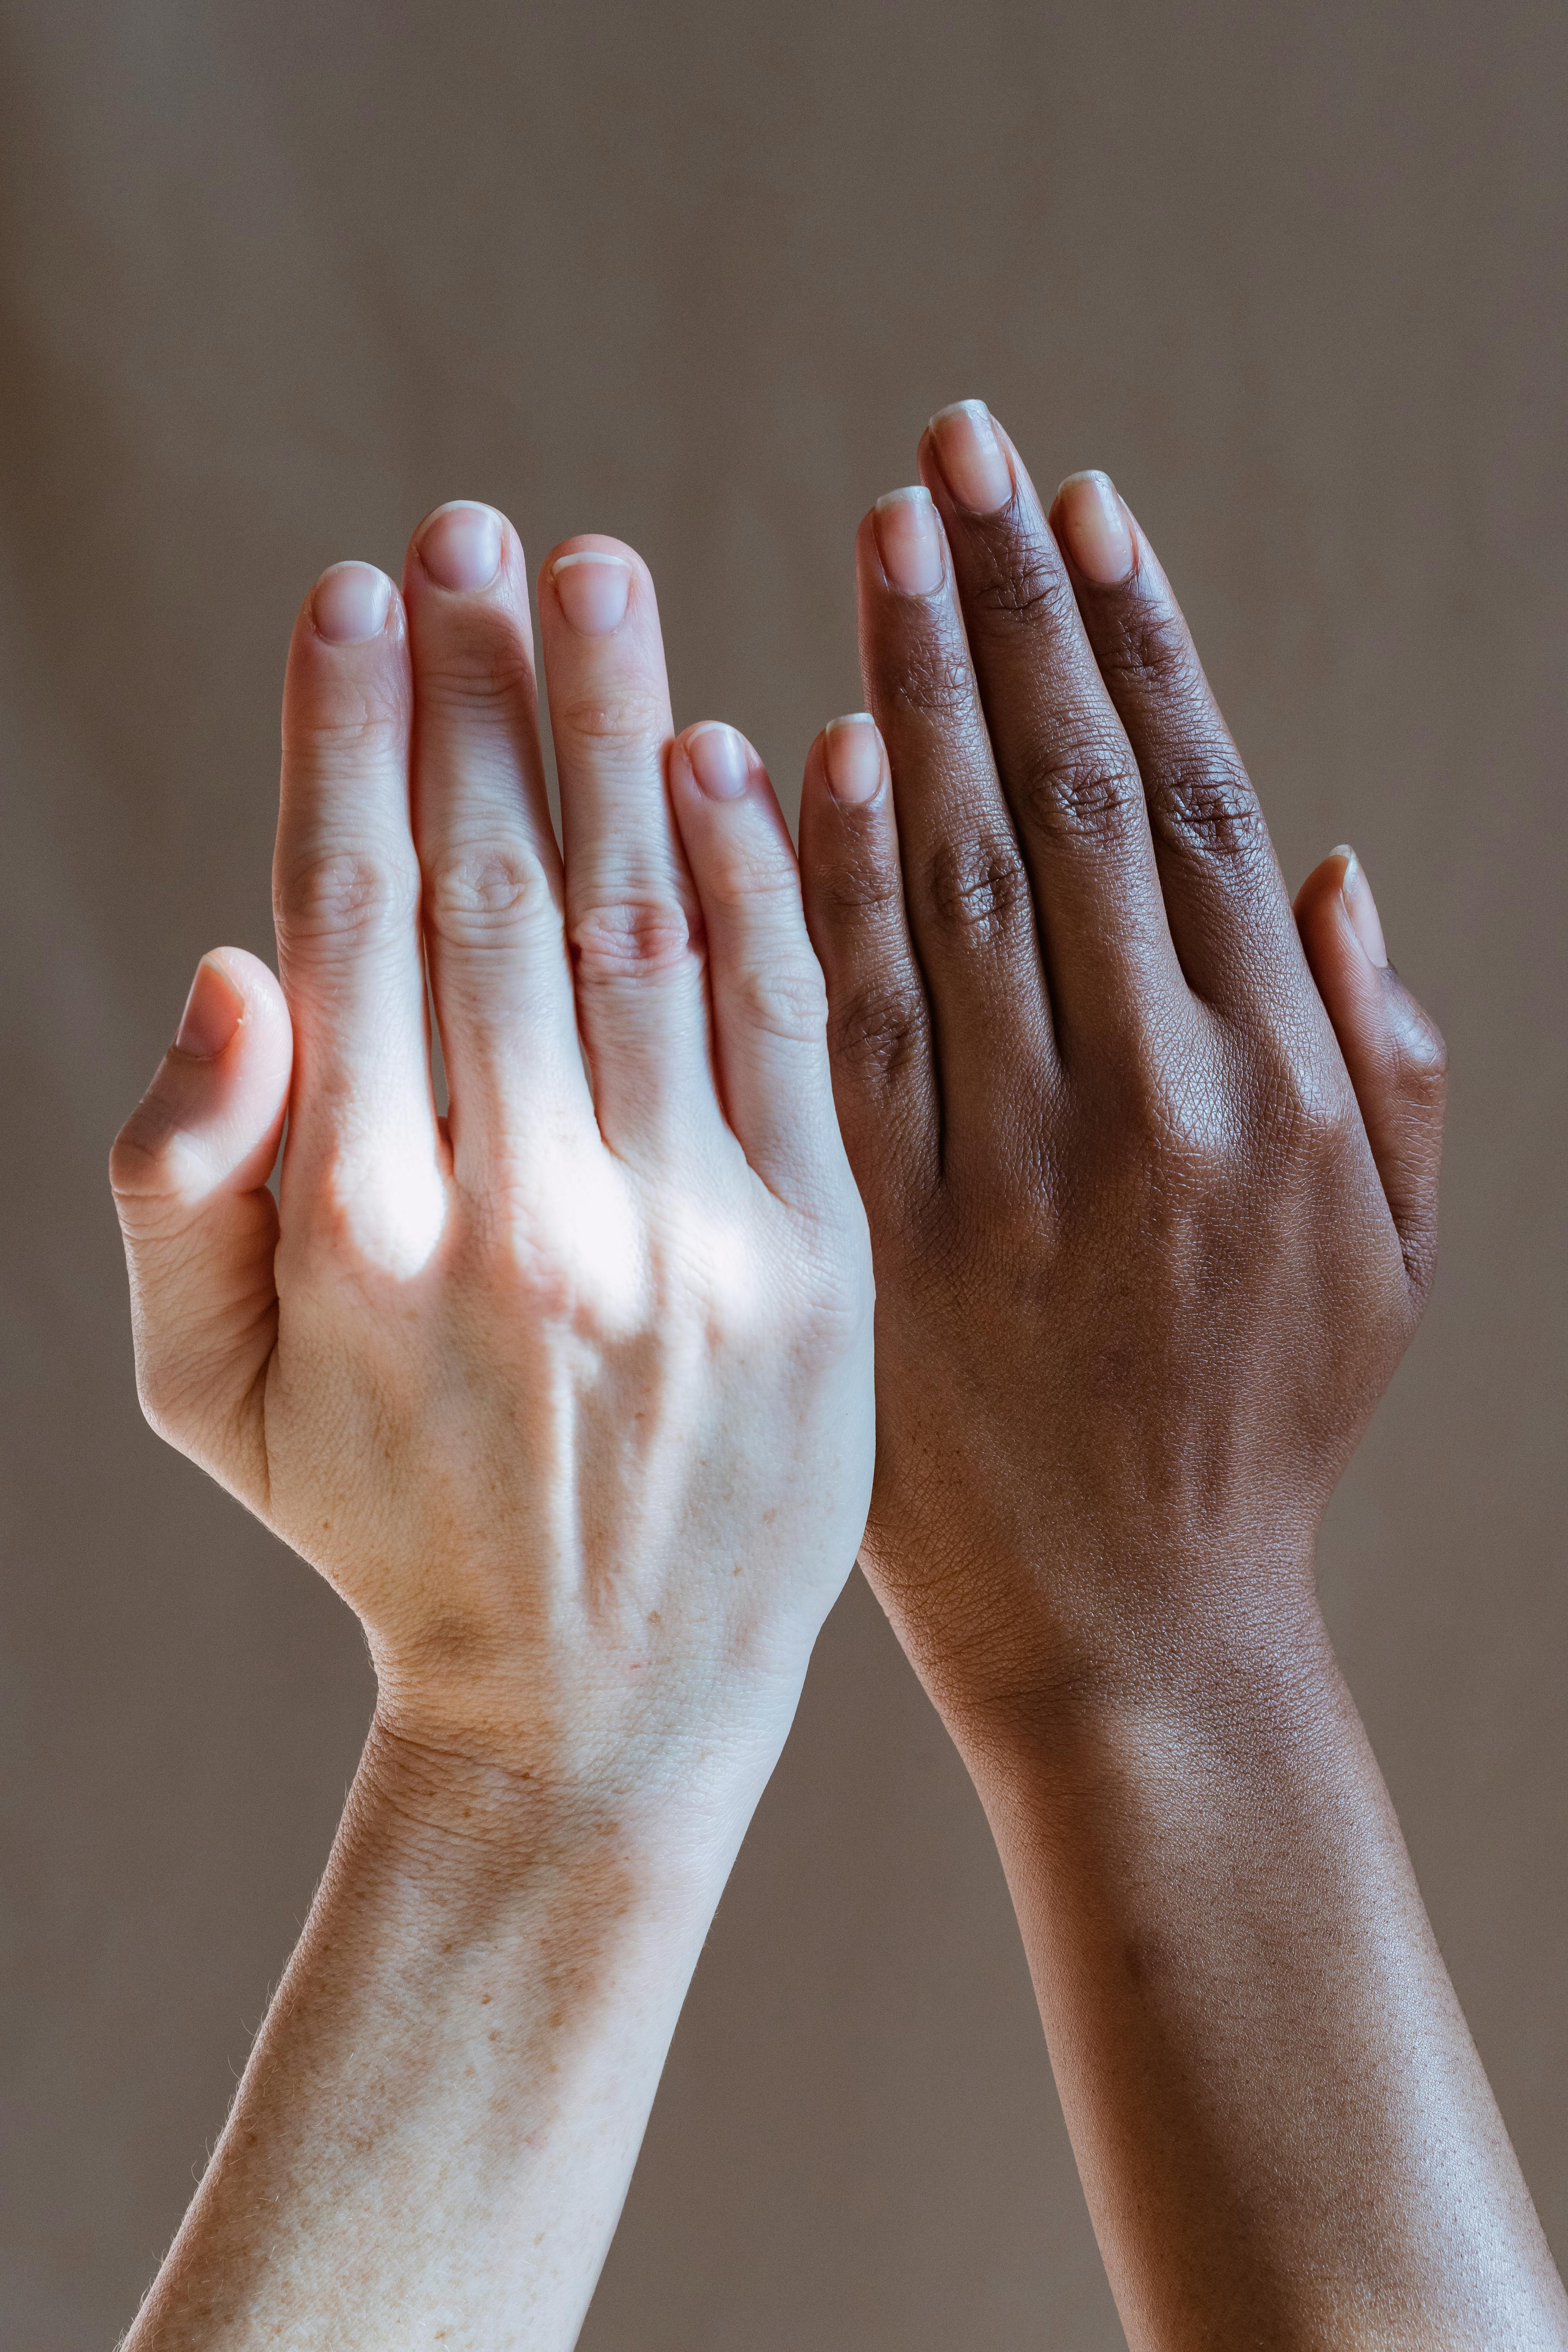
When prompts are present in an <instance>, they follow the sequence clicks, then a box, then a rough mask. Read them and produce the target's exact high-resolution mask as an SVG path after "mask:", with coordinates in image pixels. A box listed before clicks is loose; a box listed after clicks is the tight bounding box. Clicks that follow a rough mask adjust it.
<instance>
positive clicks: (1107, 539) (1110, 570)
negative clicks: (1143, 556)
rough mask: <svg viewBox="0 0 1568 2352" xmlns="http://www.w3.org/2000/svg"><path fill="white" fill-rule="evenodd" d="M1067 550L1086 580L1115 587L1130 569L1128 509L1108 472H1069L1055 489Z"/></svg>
mask: <svg viewBox="0 0 1568 2352" xmlns="http://www.w3.org/2000/svg"><path fill="white" fill-rule="evenodd" d="M1057 511H1058V515H1059V517H1060V520H1061V527H1062V537H1063V538H1064V539H1065V540H1066V541H1067V547H1068V554H1069V555H1070V556H1071V557H1072V560H1073V562H1075V563H1076V564H1077V565H1078V568H1079V571H1080V572H1082V573H1083V574H1084V575H1085V577H1086V578H1087V579H1089V580H1092V581H1094V582H1095V583H1097V584H1098V585H1099V586H1100V587H1101V588H1114V587H1116V586H1118V585H1119V583H1121V581H1123V580H1125V579H1126V578H1127V575H1128V573H1129V572H1131V569H1132V563H1133V547H1132V532H1131V527H1130V526H1129V523H1128V520H1127V509H1126V508H1125V507H1124V506H1123V505H1122V503H1121V499H1119V498H1118V497H1117V495H1116V485H1115V483H1114V482H1113V481H1112V480H1111V478H1110V475H1109V474H1069V475H1068V478H1067V480H1066V481H1065V482H1064V483H1063V484H1062V486H1061V488H1060V489H1059V490H1058V492H1057Z"/></svg>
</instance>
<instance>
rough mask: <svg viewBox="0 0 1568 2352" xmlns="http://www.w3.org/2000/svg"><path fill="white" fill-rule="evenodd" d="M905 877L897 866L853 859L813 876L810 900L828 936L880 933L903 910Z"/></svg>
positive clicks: (825, 868) (867, 859) (828, 867)
mask: <svg viewBox="0 0 1568 2352" xmlns="http://www.w3.org/2000/svg"><path fill="white" fill-rule="evenodd" d="M903 896H904V885H903V877H902V875H901V874H900V870H899V868H898V866H896V865H894V866H886V865H883V864H882V863H881V862H880V861H879V860H878V859H873V858H869V857H857V858H850V859H847V860H846V861H844V862H843V863H842V864H834V865H831V866H826V867H823V868H819V869H817V870H816V872H814V873H813V874H812V876H811V900H812V906H813V909H814V912H815V913H816V915H818V916H820V918H821V919H822V920H823V922H824V923H825V925H826V929H827V932H828V934H829V935H830V936H831V935H832V934H833V933H834V932H836V931H838V930H841V929H843V930H856V929H874V930H881V929H884V928H885V927H886V925H887V924H888V923H889V921H890V920H891V919H894V918H895V917H897V916H898V915H899V914H900V912H901V909H902V906H903Z"/></svg>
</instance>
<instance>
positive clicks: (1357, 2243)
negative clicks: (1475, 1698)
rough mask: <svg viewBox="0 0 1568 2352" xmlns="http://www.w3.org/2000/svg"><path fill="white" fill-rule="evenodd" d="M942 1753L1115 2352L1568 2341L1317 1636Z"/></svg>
mask: <svg viewBox="0 0 1568 2352" xmlns="http://www.w3.org/2000/svg"><path fill="white" fill-rule="evenodd" d="M952 1727H953V1728H954V1730H955V1734H956V1736H957V1737H958V1738H959V1741H960V1745H961V1747H962V1748H963V1752H964V1755H965V1758H966V1760H967V1761H968V1763H969V1766H970V1769H971V1771H972V1773H973V1778H974V1780H975V1783H976V1786H977V1788H978V1789H979V1791H980V1793H981V1796H982V1798H983V1800H984V1803H985V1806H986V1810H987V1812H988V1814H989V1816H990V1819H991V1822H992V1826H993V1829H994V1832H995V1835H996V1839H997V1843H998V1845H999V1848H1000V1851H1001V1853H1002V1856H1003V1860H1004V1864H1005V1868H1006V1871H1007V1875H1008V1880H1009V1884H1010V1885H1011V1888H1012V1891H1013V1895H1014V1900H1015V1903H1016V1907H1017V1912H1018V1916H1019V1920H1020V1923H1021V1925H1022V1927H1023V1931H1024V1936H1025V1940H1026V1945H1027V1948H1028V1952H1029V1958H1030V1963H1031V1967H1032V1970H1033V1974H1034V1979H1035V1983H1036V1987H1037V1993H1038V1997H1039V2001H1040V2008H1041V2012H1042V2015H1043V2018H1044V2021H1045V2024H1046V2030H1047V2037H1048V2039H1049V2042H1050V2046H1051V2053H1052V2059H1053V2063H1054V2065H1055V2069H1056V2074H1057V2079H1058V2087H1059V2090H1060V2093H1061V2097H1062V2101H1063V2105H1064V2108H1065V2111H1066V2114H1067V2117H1068V2126H1069V2128H1070V2130H1071V2133H1072V2137H1073V2141H1074V2146H1075V2147H1076V2150H1077V2153H1078V2158H1079V2168H1080V2171H1081V2173H1082V2177H1083V2180H1084V2185H1085V2189H1086V2191H1087V2194H1088V2197H1089V2204H1090V2208H1091V2210H1092V2212H1093V2216H1094V2221H1095V2227H1096V2230H1097V2231H1098V2234H1099V2237H1100V2245H1101V2248H1102V2251H1103V2252H1104V2255H1105V2259H1106V2263H1107V2265H1108V2268H1109V2271H1110V2278H1111V2282H1112V2284H1113V2287H1114V2290H1115V2293H1116V2295H1117V2300H1118V2304H1119V2306H1120V2308H1121V2315H1122V2319H1123V2323H1124V2325H1125V2326H1126V2328H1127V2331H1128V2336H1129V2341H1130V2343H1131V2345H1132V2346H1133V2347H1135V2352H1186V2347H1197V2346H1199V2345H1205V2346H1209V2345H1214V2344H1216V2343H1227V2344H1228V2343H1237V2344H1240V2343H1248V2344H1251V2343H1258V2344H1268V2345H1270V2346H1280V2347H1309V2346H1310V2347H1329V2346H1333V2347H1348V2346H1354V2347H1373V2346H1375V2347H1395V2346H1397V2347H1401V2352H1403V2347H1410V2352H1415V2347H1427V2348H1429V2347H1433V2346H1435V2345H1437V2344H1442V2345H1444V2346H1445V2347H1460V2346H1463V2347H1477V2352H1479V2347H1483V2346H1487V2347H1492V2346H1498V2345H1500V2344H1504V2343H1506V2344H1508V2345H1510V2347H1521V2352H1522V2347H1537V2346H1539V2347H1547V2346H1552V2347H1558V2346H1561V2345H1562V2344H1563V2343H1564V2342H1565V2341H1568V2306H1565V2305H1564V2300H1563V2291H1562V2288H1561V2286H1560V2284H1559V2283H1558V2280H1557V2277H1556V2273H1555V2272H1554V2271H1553V2269H1552V2262H1551V2258H1550V2256H1549V2254H1548V2252H1547V2250H1546V2247H1545V2243H1544V2241H1543V2239H1542V2234H1541V2231H1540V2227H1539V2224H1538V2223H1537V2221H1536V2219H1535V2216H1534V2213H1533V2211H1532V2210H1531V2204H1530V2200H1529V2197H1528V2195H1527V2193H1526V2190H1525V2188H1524V2185H1523V2182H1522V2180H1521V2176H1520V2173H1519V2168H1518V2165H1517V2162H1516V2160H1515V2158H1514V2155H1513V2151H1512V2149H1511V2147H1510V2144H1509V2140H1508V2136H1507V2133H1506V2131H1505V2129H1504V2127H1503V2125H1502V2122H1501V2119H1500V2116H1499V2115H1498V2112H1497V2109H1496V2106H1495V2104H1494V2102H1493V2100H1492V2096H1491V2093H1490V2091H1489V2086H1488V2084H1487V2081H1486V2077H1485V2074H1483V2072H1482V2069H1481V2066H1480V2063H1479V2058H1478V2057H1477V2054H1476V2052H1475V2049H1474V2045H1473V2044H1472V2042H1471V2040H1470V2037H1469V2034H1468V2030H1467V2028H1466V2025H1465V2021H1464V2019H1463V2016H1462V2015H1461V2013H1460V2011H1459V2008H1458V2001H1457V2000H1456V1999H1455V1996H1454V1993H1453V1990H1452V1987H1451V1986H1450V1984H1449V1982H1448V1979H1447V1972H1446V1970H1445V1969H1444V1966H1443V1962H1442V1958H1441V1956H1440V1955H1439V1953H1438V1951H1437V1948H1436V1943H1435V1940H1434V1938H1433V1936H1432V1933H1431V1929H1430V1927H1429V1925H1428V1923H1427V1919H1426V1912H1425V1909H1424V1907H1423V1905H1422V1901H1421V1896H1420V1893H1419V1890H1418V1889H1417V1887H1416V1885H1415V1877H1414V1874H1413V1872H1412V1870H1411V1867H1410V1863H1409V1859H1408V1856H1407V1854H1406V1853H1405V1844H1404V1841H1403V1839H1402V1837H1401V1835H1400V1831H1399V1825H1398V1822H1397V1821H1396V1820H1395V1818H1394V1811H1393V1808H1392V1805H1391V1804H1390V1801H1389V1799H1388V1795H1387V1791H1386V1790H1385V1789H1384V1783H1383V1780H1382V1776H1381V1774H1380V1772H1379V1770H1378V1768H1377V1765H1376V1762H1375V1760H1374V1759H1373V1755H1372V1752H1371V1749H1370V1748H1369V1746H1368V1744H1367V1740H1366V1737H1365V1734H1364V1731H1363V1727H1362V1724H1361V1721H1360V1718H1359V1717H1358V1715H1357V1713H1356V1709H1355V1706H1354V1704H1353V1701H1352V1698H1351V1696H1350V1694H1349V1692H1348V1691H1347V1689H1346V1687H1345V1685H1344V1683H1343V1680H1342V1676H1341V1675H1340V1673H1339V1670H1338V1668H1337V1666H1336V1664H1335V1663H1334V1660H1333V1657H1332V1654H1331V1650H1330V1646H1329V1643H1328V1640H1327V1636H1326V1634H1325V1633H1323V1631H1322V1628H1321V1622H1320V1621H1318V1620H1317V1619H1316V1618H1315V1617H1313V1618H1311V1619H1310V1620H1303V1622H1301V1623H1300V1625H1298V1626H1297V1627H1296V1628H1295V1629H1293V1631H1292V1633H1291V1634H1290V1636H1289V1639H1287V1640H1285V1641H1283V1642H1274V1643H1270V1642H1269V1641H1268V1640H1267V1639H1256V1640H1255V1639H1249V1638H1243V1639H1242V1640H1240V1641H1238V1640H1237V1638H1236V1636H1235V1633H1234V1630H1231V1631H1228V1632H1227V1633H1226V1634H1225V1635H1223V1636H1220V1635H1217V1634H1216V1636H1215V1638H1214V1639H1212V1640H1205V1639H1204V1638H1203V1637H1202V1635H1201V1633H1198V1632H1197V1631H1196V1630H1195V1629H1194V1628H1192V1627H1190V1626H1189V1627H1188V1628H1187V1629H1185V1630H1184V1633H1182V1634H1181V1635H1180V1636H1179V1637H1178V1638H1177V1639H1176V1640H1174V1641H1173V1643H1172V1644H1171V1645H1170V1646H1169V1648H1168V1649H1167V1650H1166V1652H1165V1653H1164V1654H1163V1656H1161V1657H1160V1658H1159V1659H1158V1661H1157V1662H1154V1663H1153V1664H1151V1663H1150V1662H1149V1661H1147V1660H1146V1661H1145V1665H1144V1669H1143V1670H1142V1672H1128V1671H1126V1670H1124V1669H1121V1668H1117V1669H1115V1670H1108V1671H1106V1672H1104V1673H1102V1674H1097V1673H1093V1672H1085V1671H1081V1670H1080V1671H1075V1673H1074V1674H1073V1675H1071V1676H1070V1677H1068V1678H1065V1679H1064V1680H1063V1681H1062V1682H1060V1683H1058V1684H1057V1685H1055V1686H1053V1687H1051V1688H1048V1689H1045V1690H1042V1691H1041V1693H1040V1694H1039V1696H1038V1699H1037V1704H1035V1705H1034V1706H1029V1705H1027V1704H1022V1703H1014V1704H1013V1705H1011V1706H1008V1707H1007V1708H1005V1709H1000V1710H999V1709H997V1708H995V1707H994V1706H991V1707H988V1708H987V1709H986V1710H985V1711H984V1715H980V1714H976V1715H974V1716H973V1717H970V1718H968V1719H963V1717H962V1715H960V1717H958V1719H955V1720H954V1722H953V1726H952Z"/></svg>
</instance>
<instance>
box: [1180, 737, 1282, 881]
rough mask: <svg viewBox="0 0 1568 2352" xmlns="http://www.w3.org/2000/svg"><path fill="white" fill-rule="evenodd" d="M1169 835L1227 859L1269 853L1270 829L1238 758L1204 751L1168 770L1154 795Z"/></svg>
mask: <svg viewBox="0 0 1568 2352" xmlns="http://www.w3.org/2000/svg"><path fill="white" fill-rule="evenodd" d="M1152 801H1153V806H1154V812H1155V815H1156V817H1157V819H1158V821H1159V823H1160V824H1161V826H1162V828H1163V831H1164V832H1165V834H1166V835H1167V836H1168V837H1170V838H1171V839H1173V840H1174V841H1176V842H1177V843H1179V844H1180V845H1182V846H1184V847H1185V848H1188V849H1197V850H1201V851H1203V852H1204V853H1205V855H1207V856H1211V857H1220V858H1224V859H1226V861H1227V862H1228V861H1233V860H1237V859H1244V858H1245V859H1251V858H1254V857H1257V856H1261V855H1266V854H1268V851H1269V841H1268V827H1267V825H1266V824H1264V822H1263V812H1262V810H1261V809H1260V808H1259V807H1258V797H1257V794H1256V793H1254V791H1253V789H1252V783H1251V780H1250V779H1249V777H1248V776H1247V771H1246V769H1245V768H1244V767H1243V766H1242V764H1241V762H1240V761H1239V760H1237V759H1236V758H1234V757H1232V758H1228V759H1226V758H1222V757H1215V754H1214V753H1212V752H1205V753H1203V754H1200V755H1199V756H1197V757H1195V758H1194V759H1193V760H1192V761H1190V762H1188V761H1182V760H1180V759H1178V760H1177V761H1174V762H1173V764H1172V765H1171V766H1170V767H1168V768H1167V769H1166V771H1165V772H1164V774H1163V776H1162V778H1161V780H1160V784H1159V788H1158V790H1157V792H1156V793H1153V794H1152Z"/></svg>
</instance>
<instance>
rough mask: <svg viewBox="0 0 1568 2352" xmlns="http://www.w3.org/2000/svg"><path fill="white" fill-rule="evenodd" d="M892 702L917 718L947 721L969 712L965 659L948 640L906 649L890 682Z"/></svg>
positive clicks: (970, 681)
mask: <svg viewBox="0 0 1568 2352" xmlns="http://www.w3.org/2000/svg"><path fill="white" fill-rule="evenodd" d="M893 700H894V702H895V704H896V705H897V706H898V708H899V709H901V710H907V711H909V712H910V713H912V715H913V716H914V717H916V718H917V719H942V718H950V717H952V715H953V714H954V713H955V712H960V711H963V710H966V709H968V708H969V707H970V705H971V704H972V703H973V700H974V672H973V667H971V664H970V661H969V657H968V656H967V655H966V654H965V653H964V652H963V649H962V647H960V646H957V645H955V644H953V643H952V642H951V641H943V640H939V641H937V642H936V643H934V644H933V643H930V642H920V643H916V644H914V645H912V646H908V647H907V648H906V649H905V652H904V655H903V658H902V660H901V662H900V667H899V672H898V676H897V677H896V679H895V680H894V683H893Z"/></svg>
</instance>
